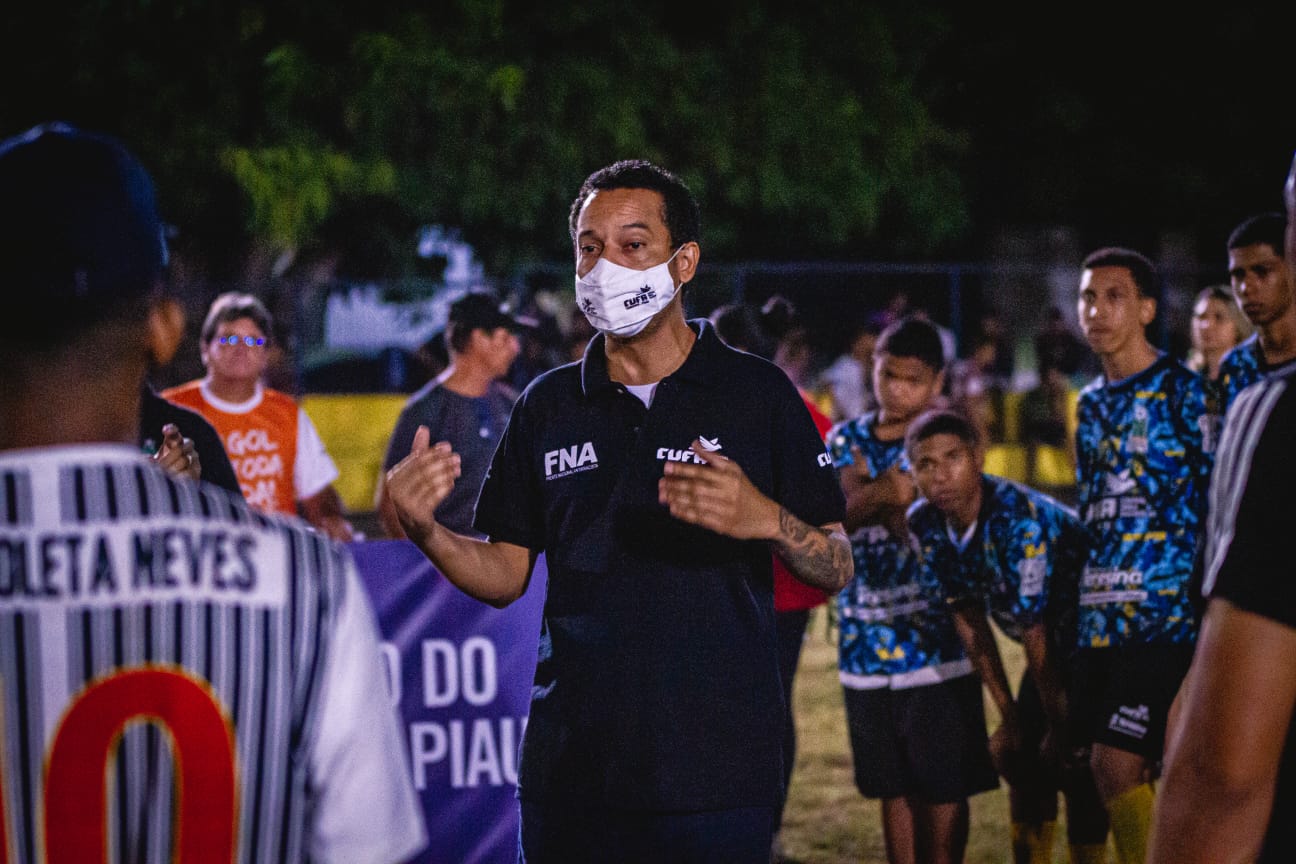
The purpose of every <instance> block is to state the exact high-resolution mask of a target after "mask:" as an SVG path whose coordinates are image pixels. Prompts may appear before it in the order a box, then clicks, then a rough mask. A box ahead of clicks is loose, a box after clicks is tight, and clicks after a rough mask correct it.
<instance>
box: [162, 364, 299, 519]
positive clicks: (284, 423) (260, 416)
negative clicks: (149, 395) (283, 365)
mask: <svg viewBox="0 0 1296 864" xmlns="http://www.w3.org/2000/svg"><path fill="white" fill-rule="evenodd" d="M162 398H164V399H169V400H170V401H172V402H174V403H176V404H177V405H183V406H184V407H186V408H192V409H193V410H194V411H197V412H198V413H199V414H201V415H202V416H203V417H205V418H207V421H208V422H209V423H211V424H212V426H214V427H216V432H217V433H218V434H219V435H220V438H221V443H222V444H224V445H225V452H226V454H228V455H229V460H230V464H232V465H233V466H234V473H235V474H236V475H238V480H239V486H241V487H242V489H243V497H244V498H246V499H247V502H248V504H250V505H251V506H252V507H254V508H256V509H257V510H260V511H261V512H263V513H287V514H288V515H290V516H296V515H297V494H296V490H295V489H294V485H293V468H294V466H295V465H296V464H297V410H298V409H297V403H296V402H295V401H294V400H293V398H292V397H291V396H289V395H288V394H287V393H280V392H279V391H278V390H271V389H269V388H262V390H261V404H259V405H257V406H256V407H255V408H253V409H252V410H251V411H248V412H247V413H245V414H230V413H228V412H225V411H222V410H220V409H219V408H217V407H216V406H214V405H212V404H211V403H210V402H208V401H207V400H206V399H204V398H203V394H202V382H201V381H190V382H189V383H188V384H181V385H180V386H179V387H173V388H171V389H170V390H164V391H163V392H162Z"/></svg>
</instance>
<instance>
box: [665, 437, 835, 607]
mask: <svg viewBox="0 0 1296 864" xmlns="http://www.w3.org/2000/svg"><path fill="white" fill-rule="evenodd" d="M693 452H694V453H696V454H697V455H698V456H699V457H701V459H702V460H703V461H704V463H705V464H702V465H692V464H689V463H687V462H667V463H666V468H665V474H664V476H663V477H662V479H661V480H660V482H659V483H658V487H657V497H658V500H659V501H661V503H662V504H664V505H666V506H667V507H669V508H670V512H671V515H672V516H674V517H675V518H676V519H680V520H682V521H684V522H689V523H691V524H693V525H700V526H702V527H703V528H709V529H711V530H712V531H715V532H716V533H717V534H724V535H725V536H728V537H735V538H738V539H740V540H769V541H770V542H771V543H772V544H773V546H774V549H775V551H776V552H778V554H779V557H780V558H782V559H783V563H785V564H786V565H787V568H788V570H789V572H791V573H792V575H793V576H795V577H796V578H797V579H800V580H801V581H802V582H804V583H806V584H807V585H811V586H813V587H815V588H819V589H821V590H824V591H828V592H837V591H840V590H841V589H842V588H843V587H844V586H845V585H846V583H847V582H849V581H850V578H851V575H852V574H853V573H854V563H853V561H852V560H851V552H850V541H849V540H848V539H847V538H846V532H845V531H844V530H843V528H842V526H841V524H840V523H831V524H828V525H823V526H814V525H810V524H808V523H806V522H803V521H801V520H800V519H798V518H797V517H796V516H793V515H792V514H791V513H789V512H788V511H787V510H785V509H784V508H783V507H780V506H779V505H778V504H777V503H775V502H774V501H771V500H770V499H769V498H767V497H766V496H765V495H763V494H762V493H761V491H760V490H759V489H757V488H756V487H755V486H753V485H752V482H751V481H750V480H748V479H747V475H746V474H744V473H743V470H742V468H741V467H740V466H739V465H738V463H736V462H734V461H733V460H732V459H728V458H726V457H724V456H721V455H720V454H719V453H715V452H710V451H707V450H704V449H703V448H702V446H701V445H700V443H699V442H697V441H694V442H693Z"/></svg>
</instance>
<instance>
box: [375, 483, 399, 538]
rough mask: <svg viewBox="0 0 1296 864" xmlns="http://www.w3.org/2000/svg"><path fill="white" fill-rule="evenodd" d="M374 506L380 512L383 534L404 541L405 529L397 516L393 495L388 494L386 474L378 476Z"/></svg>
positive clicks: (379, 522)
mask: <svg viewBox="0 0 1296 864" xmlns="http://www.w3.org/2000/svg"><path fill="white" fill-rule="evenodd" d="M393 467H395V466H393ZM374 504H375V505H376V507H377V510H378V524H379V525H381V526H382V529H383V533H384V534H386V535H387V536H388V537H390V538H392V539H393V540H403V539H404V538H405V529H404V528H402V527H401V524H400V516H398V515H397V514H396V505H395V504H393V503H392V500H391V495H389V494H387V474H386V473H385V472H384V473H381V474H379V475H378V488H377V489H376V490H375V492H374Z"/></svg>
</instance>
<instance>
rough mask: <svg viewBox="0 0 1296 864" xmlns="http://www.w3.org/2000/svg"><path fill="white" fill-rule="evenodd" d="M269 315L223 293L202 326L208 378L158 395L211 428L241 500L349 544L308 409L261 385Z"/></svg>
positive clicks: (245, 298) (253, 302) (246, 297)
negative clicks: (196, 415) (298, 519)
mask: <svg viewBox="0 0 1296 864" xmlns="http://www.w3.org/2000/svg"><path fill="white" fill-rule="evenodd" d="M272 326H273V325H272V323H271V319H270V313H269V312H267V311H266V308H265V306H264V305H263V304H262V303H261V301H260V300H258V299H257V298H255V297H253V296H252V295H250V294H236V293H230V294H222V295H221V296H219V297H217V298H216V301H215V302H214V303H212V306H211V309H210V310H209V311H208V313H207V318H206V319H205V320H204V321H203V326H202V340H201V345H202V358H203V364H204V365H205V366H206V367H207V377H205V378H202V379H200V380H197V381H190V382H189V383H188V384H182V385H181V386H179V387H173V388H171V389H170V390H167V391H165V392H163V394H162V396H163V398H165V399H167V400H169V401H171V402H175V403H176V404H178V405H183V406H184V407H186V408H190V409H192V410H194V411H197V412H198V413H199V414H201V415H202V416H203V417H205V418H206V419H207V420H208V422H210V423H211V424H212V425H213V426H215V427H216V431H217V432H219V433H220V435H221V439H222V440H223V442H224V444H225V452H226V453H227V454H228V455H229V458H230V462H231V464H233V466H234V470H235V473H236V474H238V478H239V483H240V485H241V487H242V490H243V497H244V498H246V499H247V502H248V504H250V505H252V506H253V507H254V508H256V509H257V510H261V511H262V512H265V513H285V514H289V515H297V514H298V511H299V510H300V514H301V515H302V517H304V518H305V519H306V521H307V522H309V523H311V524H312V525H314V526H315V527H316V528H317V529H319V530H320V531H322V532H324V533H325V534H327V535H328V536H330V537H332V538H333V539H335V540H350V539H352V530H351V524H350V523H349V522H347V520H346V517H345V515H344V512H343V507H342V500H341V499H340V498H339V497H338V494H337V491H336V490H335V489H334V488H333V481H334V480H336V479H337V477H338V469H337V466H336V465H335V464H334V463H333V460H332V459H331V458H330V457H329V455H328V451H326V450H325V449H324V442H323V441H322V440H320V437H319V433H318V432H316V431H315V426H314V424H313V423H311V420H310V417H308V416H307V415H306V412H305V411H303V410H302V409H301V408H300V407H298V405H297V403H296V402H295V401H294V400H293V398H292V397H291V396H289V395H288V394H286V393H281V392H279V391H278V390H273V389H271V388H269V387H266V386H265V385H264V384H263V381H262V376H263V375H264V374H265V371H266V367H267V365H268V364H269V362H270V360H269V349H270V344H269V343H270V334H271V333H272V332H273V331H272Z"/></svg>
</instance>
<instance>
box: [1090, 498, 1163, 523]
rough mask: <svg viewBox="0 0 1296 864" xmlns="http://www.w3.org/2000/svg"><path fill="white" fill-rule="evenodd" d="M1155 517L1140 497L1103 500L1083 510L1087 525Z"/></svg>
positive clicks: (1145, 501)
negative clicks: (1112, 520) (1106, 521)
mask: <svg viewBox="0 0 1296 864" xmlns="http://www.w3.org/2000/svg"><path fill="white" fill-rule="evenodd" d="M1157 515H1158V514H1157V512H1156V511H1155V510H1153V509H1152V506H1151V505H1150V504H1148V502H1147V499H1146V498H1144V497H1142V496H1141V495H1124V496H1121V497H1118V498H1103V499H1101V500H1099V501H1095V502H1094V503H1093V504H1090V505H1089V506H1088V507H1087V508H1085V521H1086V522H1089V523H1093V522H1101V521H1105V520H1109V519H1155V518H1156V517H1157Z"/></svg>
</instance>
